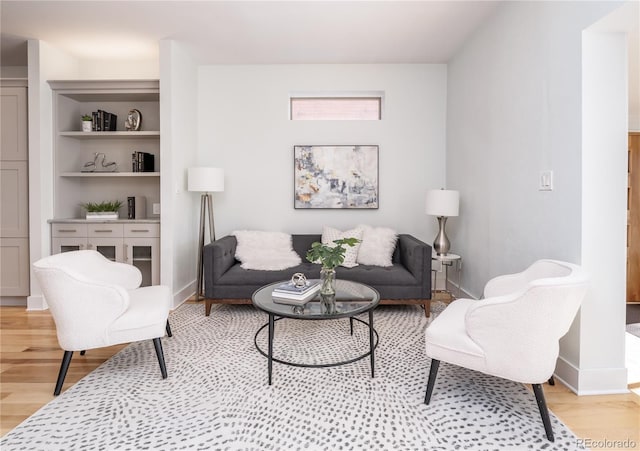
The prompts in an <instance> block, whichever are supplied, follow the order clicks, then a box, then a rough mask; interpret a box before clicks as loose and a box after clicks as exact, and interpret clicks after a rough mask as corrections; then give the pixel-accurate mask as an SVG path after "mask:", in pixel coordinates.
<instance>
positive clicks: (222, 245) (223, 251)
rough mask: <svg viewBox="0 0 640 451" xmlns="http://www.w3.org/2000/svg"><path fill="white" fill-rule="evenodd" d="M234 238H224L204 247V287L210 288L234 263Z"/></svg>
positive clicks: (230, 236)
mask: <svg viewBox="0 0 640 451" xmlns="http://www.w3.org/2000/svg"><path fill="white" fill-rule="evenodd" d="M236 244H237V241H236V237H235V236H232V235H228V236H225V237H223V238H220V239H219V240H216V241H214V242H213V243H209V244H207V245H206V246H205V247H204V256H203V258H204V279H205V287H207V286H212V284H214V283H216V282H217V281H218V279H220V277H221V276H222V275H223V274H224V273H225V272H227V271H228V270H229V268H231V267H232V266H233V265H234V264H235V263H236V257H235V254H236Z"/></svg>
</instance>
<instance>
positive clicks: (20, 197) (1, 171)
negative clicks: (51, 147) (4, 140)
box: [0, 130, 29, 238]
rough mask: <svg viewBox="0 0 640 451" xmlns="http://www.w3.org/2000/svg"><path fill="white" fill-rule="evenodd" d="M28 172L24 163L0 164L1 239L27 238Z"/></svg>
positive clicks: (8, 162) (10, 162) (4, 162)
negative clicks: (0, 199)
mask: <svg viewBox="0 0 640 451" xmlns="http://www.w3.org/2000/svg"><path fill="white" fill-rule="evenodd" d="M3 133H4V130H3ZM28 171H29V169H28V167H27V162H26V161H3V162H0V196H1V198H2V201H1V202H0V236H2V237H3V238H8V237H12V238H27V237H28V236H29V186H28V181H27V174H28Z"/></svg>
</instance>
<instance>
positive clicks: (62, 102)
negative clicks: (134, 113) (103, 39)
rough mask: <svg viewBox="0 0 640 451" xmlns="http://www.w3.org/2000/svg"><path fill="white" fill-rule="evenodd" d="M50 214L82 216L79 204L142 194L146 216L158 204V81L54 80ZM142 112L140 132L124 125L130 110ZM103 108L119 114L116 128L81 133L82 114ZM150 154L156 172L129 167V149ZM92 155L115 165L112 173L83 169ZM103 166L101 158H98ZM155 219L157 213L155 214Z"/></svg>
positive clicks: (121, 215) (130, 159)
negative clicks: (52, 204) (52, 205)
mask: <svg viewBox="0 0 640 451" xmlns="http://www.w3.org/2000/svg"><path fill="white" fill-rule="evenodd" d="M49 85H50V86H51V89H52V90H53V126H54V162H53V163H54V218H52V219H68V218H81V217H82V216H83V215H84V211H83V210H82V208H81V207H80V204H82V203H85V202H101V201H105V200H108V201H111V200H121V201H122V202H123V207H122V209H121V210H120V217H124V218H126V217H127V211H126V205H127V197H129V196H144V197H145V198H146V205H147V217H148V218H153V217H154V215H153V214H152V211H153V209H152V207H153V204H154V203H160V86H159V82H158V80H54V81H49ZM132 109H136V110H138V111H140V113H141V115H142V121H141V127H140V130H137V131H130V130H126V128H125V121H126V119H127V115H128V113H129V111H131V110H132ZM98 110H104V111H108V112H110V113H112V114H115V115H116V116H117V121H116V131H99V132H96V131H92V132H83V131H82V122H81V116H82V115H83V114H88V115H91V113H92V112H93V111H98ZM133 152H147V153H150V154H153V155H154V172H134V171H132V153H133ZM96 154H104V162H105V164H106V163H115V164H116V165H117V170H116V171H115V172H107V171H106V170H105V171H101V169H102V168H100V167H98V168H97V170H96V172H84V171H83V168H84V167H85V164H87V163H89V162H93V161H94V158H95V156H96ZM97 161H98V164H99V165H100V164H102V156H100V158H99V159H98V160H97ZM155 217H156V218H157V216H155Z"/></svg>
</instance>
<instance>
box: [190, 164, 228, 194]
mask: <svg viewBox="0 0 640 451" xmlns="http://www.w3.org/2000/svg"><path fill="white" fill-rule="evenodd" d="M187 189H188V190H189V191H198V192H203V193H213V192H217V191H224V169H220V168H189V169H188V172H187Z"/></svg>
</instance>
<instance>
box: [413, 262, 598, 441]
mask: <svg viewBox="0 0 640 451" xmlns="http://www.w3.org/2000/svg"><path fill="white" fill-rule="evenodd" d="M587 281H588V280H587V277H586V275H585V274H584V272H583V271H582V269H581V268H580V267H579V266H577V265H574V264H571V263H565V262H561V261H556V260H539V261H537V262H535V263H533V264H532V265H531V266H530V267H529V268H527V269H526V270H524V271H523V272H520V273H517V274H510V275H505V276H499V277H496V278H494V279H491V280H490V281H489V282H488V283H487V284H486V286H485V288H484V299H482V300H479V301H476V300H472V299H458V300H456V301H454V302H452V303H451V304H450V305H449V306H448V307H447V308H446V309H445V310H444V311H443V312H442V313H441V314H440V315H439V316H438V317H437V318H436V319H434V320H433V322H432V323H431V324H430V325H429V326H428V327H427V329H426V332H425V339H426V351H427V356H429V357H430V358H431V359H432V360H431V369H430V370H429V380H428V382H427V391H426V395H425V399H424V402H425V404H429V401H430V400H431V394H432V392H433V387H434V384H435V381H436V376H437V374H438V366H439V365H440V361H444V362H448V363H452V364H454V365H458V366H462V367H465V368H470V369H472V370H476V371H480V372H482V373H486V374H491V375H493V376H498V377H502V378H505V379H510V380H513V381H517V382H521V383H525V384H532V386H533V391H534V393H535V396H536V400H537V402H538V409H539V410H540V415H541V417H542V422H543V423H544V428H545V432H546V434H547V438H548V439H549V441H553V440H554V438H553V429H552V427H551V422H550V420H549V411H548V410H547V405H546V402H545V399H544V393H543V391H542V385H541V384H542V383H544V382H546V381H547V380H549V381H550V382H551V383H552V381H553V371H554V369H555V366H556V359H557V358H558V349H559V344H558V342H559V340H560V338H561V337H562V336H563V335H564V334H566V333H567V331H568V330H569V327H570V326H571V323H572V322H573V319H574V317H575V315H576V313H577V312H578V309H579V308H580V304H581V302H582V300H583V299H584V296H585V294H586V292H587Z"/></svg>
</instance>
